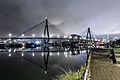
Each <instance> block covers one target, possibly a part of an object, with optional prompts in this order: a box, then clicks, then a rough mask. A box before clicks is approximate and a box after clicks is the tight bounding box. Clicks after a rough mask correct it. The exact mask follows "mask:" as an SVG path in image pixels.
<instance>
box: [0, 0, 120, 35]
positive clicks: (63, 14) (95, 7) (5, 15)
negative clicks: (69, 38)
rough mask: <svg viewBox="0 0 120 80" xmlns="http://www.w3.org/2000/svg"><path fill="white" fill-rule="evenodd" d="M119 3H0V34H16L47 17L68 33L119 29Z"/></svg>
mask: <svg viewBox="0 0 120 80" xmlns="http://www.w3.org/2000/svg"><path fill="white" fill-rule="evenodd" d="M119 3H120V1H119V0H12V1H10V0H0V34H8V33H9V32H11V33H13V34H14V35H15V34H19V33H20V32H21V31H23V30H25V29H28V28H30V27H31V26H33V25H34V24H37V23H39V22H40V21H41V20H43V19H44V18H45V17H46V16H47V17H48V19H49V20H51V22H53V23H54V24H55V25H57V28H59V29H60V30H62V31H64V32H68V33H81V32H82V31H84V30H85V29H87V26H90V27H91V28H92V30H93V32H95V34H98V33H106V32H110V31H115V30H116V29H117V30H120V28H119V26H120V24H119V21H120V15H119V14H120V10H119V8H120V5H119ZM114 24H117V26H116V28H115V29H113V26H114ZM108 27H109V29H108ZM1 36H2V35H1Z"/></svg>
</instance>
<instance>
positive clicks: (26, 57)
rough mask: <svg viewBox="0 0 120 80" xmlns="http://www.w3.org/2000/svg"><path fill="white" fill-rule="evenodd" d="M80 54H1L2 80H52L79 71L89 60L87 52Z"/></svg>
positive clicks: (0, 73)
mask: <svg viewBox="0 0 120 80" xmlns="http://www.w3.org/2000/svg"><path fill="white" fill-rule="evenodd" d="M79 52H80V54H77V51H75V52H74V54H73V53H72V52H71V51H69V52H49V55H48V52H32V51H31V52H25V51H22V52H15V53H13V52H11V53H10V52H1V53H0V80H8V79H10V80H51V79H52V78H55V77H56V76H57V75H60V74H63V73H64V72H65V71H69V70H77V69H79V68H80V66H81V65H82V64H84V63H85V62H86V58H87V55H86V51H79ZM48 56H49V57H48ZM47 57H48V58H47ZM47 59H48V60H47ZM47 61H48V62H47ZM46 68H47V69H46ZM46 70H47V71H46Z"/></svg>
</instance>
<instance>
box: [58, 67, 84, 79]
mask: <svg viewBox="0 0 120 80" xmlns="http://www.w3.org/2000/svg"><path fill="white" fill-rule="evenodd" d="M85 70H86V66H85V65H83V66H82V67H81V68H80V69H79V70H78V71H69V72H66V73H65V74H63V75H60V76H58V79H56V80H83V75H84V73H85Z"/></svg>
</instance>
